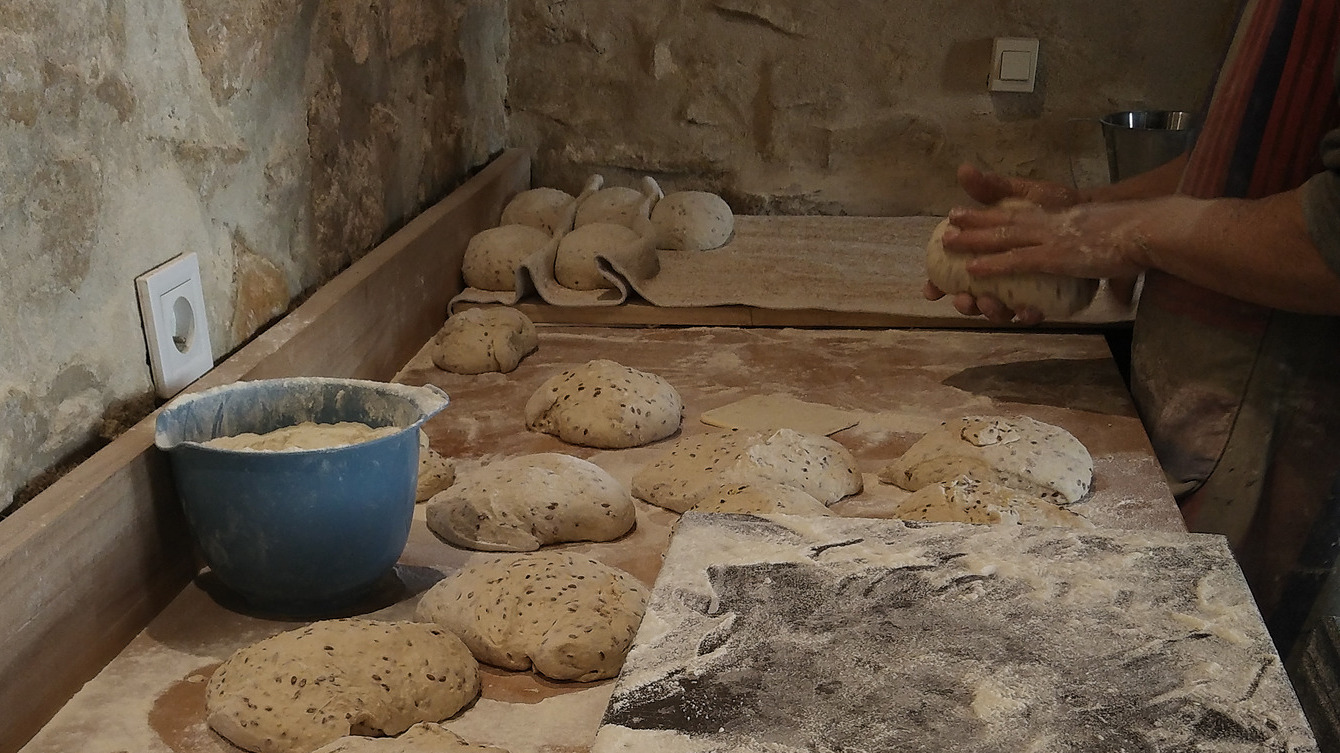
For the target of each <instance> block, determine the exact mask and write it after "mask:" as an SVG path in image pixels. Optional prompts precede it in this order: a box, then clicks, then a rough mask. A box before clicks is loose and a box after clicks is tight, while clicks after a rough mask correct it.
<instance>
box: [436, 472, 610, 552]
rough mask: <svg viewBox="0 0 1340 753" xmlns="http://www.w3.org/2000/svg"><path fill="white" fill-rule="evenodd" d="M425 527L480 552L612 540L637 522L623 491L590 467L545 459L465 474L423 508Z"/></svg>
mask: <svg viewBox="0 0 1340 753" xmlns="http://www.w3.org/2000/svg"><path fill="white" fill-rule="evenodd" d="M427 513H428V527H429V528H430V529H431V530H432V531H433V532H434V533H436V534H437V535H438V536H441V537H442V538H444V539H446V540H447V541H448V542H449V543H452V544H455V545H456V546H461V547H465V548H467V549H479V550H482V551H486V552H531V551H534V550H536V549H539V548H540V547H542V546H545V545H546V544H558V543H562V542H565V541H612V540H613V539H617V538H619V537H620V536H622V535H624V534H625V533H628V531H629V529H631V528H632V527H633V523H634V522H635V521H636V520H637V515H636V513H635V512H634V509H633V498H632V496H630V495H629V494H628V490H626V489H624V488H623V486H622V485H621V484H620V483H619V482H618V481H616V480H615V479H614V477H613V476H611V475H609V473H607V472H606V471H605V469H603V468H601V467H600V466H598V465H596V464H595V463H592V462H589V461H586V460H582V459H581V458H575V457H572V456H571V455H563V454H561V453H557V452H543V453H539V454H535V455H522V456H520V457H515V458H509V459H507V460H500V461H498V462H496V463H489V464H488V465H486V466H482V467H480V468H476V469H474V470H470V471H465V472H463V473H462V474H461V477H460V479H459V480H457V482H456V483H455V484H453V485H452V486H451V487H450V488H449V489H447V490H446V491H444V492H442V493H440V494H438V495H437V496H435V497H433V499H432V500H431V501H430V502H429V503H428V508H427Z"/></svg>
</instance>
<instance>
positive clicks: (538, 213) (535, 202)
mask: <svg viewBox="0 0 1340 753" xmlns="http://www.w3.org/2000/svg"><path fill="white" fill-rule="evenodd" d="M574 201H576V199H575V198H573V197H572V195H571V194H569V193H568V192H567V191H561V190H559V189H557V188H545V187H541V188H531V189H528V190H525V191H522V192H521V193H519V194H517V195H516V196H513V197H512V200H511V201H509V202H507V206H505V207H503V211H502V221H501V222H499V223H498V224H499V225H528V226H530V227H533V228H537V229H539V230H543V231H544V232H546V233H548V234H549V235H553V234H554V233H557V232H564V233H566V232H567V231H569V230H571V229H572V227H571V226H570V225H569V224H568V223H570V222H572V213H571V212H570V211H569V209H570V208H571V207H572V202H574Z"/></svg>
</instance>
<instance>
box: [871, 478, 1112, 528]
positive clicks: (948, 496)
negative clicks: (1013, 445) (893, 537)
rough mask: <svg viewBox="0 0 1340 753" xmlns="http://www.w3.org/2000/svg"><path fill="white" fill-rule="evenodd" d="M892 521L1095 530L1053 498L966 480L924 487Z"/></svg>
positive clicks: (900, 508) (906, 501)
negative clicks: (1001, 524) (897, 519)
mask: <svg viewBox="0 0 1340 753" xmlns="http://www.w3.org/2000/svg"><path fill="white" fill-rule="evenodd" d="M891 517H894V518H899V519H901V520H923V521H928V522H932V523H979V524H997V523H1005V524H1015V525H1028V526H1066V527H1070V528H1092V527H1093V524H1092V523H1090V522H1089V520H1088V519H1087V518H1085V517H1083V516H1081V515H1078V514H1076V513H1074V512H1071V511H1070V510H1067V509H1065V508H1064V507H1061V506H1060V505H1058V504H1056V502H1055V501H1054V498H1052V499H1047V498H1043V497H1037V496H1033V495H1029V494H1025V493H1023V492H1020V491H1016V490H1014V489H1011V488H1009V487H1007V486H1001V485H1000V484H996V483H992V482H990V481H977V480H975V479H971V478H969V477H967V476H958V477H956V478H954V479H953V480H952V481H942V482H938V483H934V484H929V485H927V486H923V487H921V488H920V489H918V490H917V491H915V492H913V493H912V494H910V495H908V497H907V498H906V499H905V500H903V501H902V502H901V503H900V504H899V505H898V506H897V507H896V508H894V510H893V513H892V514H891Z"/></svg>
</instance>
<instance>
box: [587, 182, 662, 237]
mask: <svg viewBox="0 0 1340 753" xmlns="http://www.w3.org/2000/svg"><path fill="white" fill-rule="evenodd" d="M647 198H648V197H647V194H645V193H643V192H642V191H639V190H637V189H635V188H628V187H626V186H610V187H609V188H602V189H600V190H598V191H595V192H593V193H591V194H590V195H589V196H587V197H586V198H585V199H582V203H581V204H578V205H577V217H576V219H575V221H574V222H573V224H572V226H573V229H574V230H575V229H576V228H580V227H583V226H585V225H591V224H594V223H597V222H599V223H608V224H612V225H624V226H627V227H632V226H633V223H634V221H635V220H636V218H637V217H639V216H643V212H644V211H646V210H645V209H644V208H643V204H644V203H645V202H646V201H647Z"/></svg>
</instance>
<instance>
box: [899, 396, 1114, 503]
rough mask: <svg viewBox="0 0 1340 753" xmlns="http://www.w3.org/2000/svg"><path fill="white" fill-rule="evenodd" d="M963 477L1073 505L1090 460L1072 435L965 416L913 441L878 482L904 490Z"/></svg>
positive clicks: (1085, 486) (1024, 422)
mask: <svg viewBox="0 0 1340 753" xmlns="http://www.w3.org/2000/svg"><path fill="white" fill-rule="evenodd" d="M958 476H967V477H968V478H971V479H974V480H977V481H990V482H992V483H996V484H1000V485H1002V486H1007V487H1009V488H1011V489H1017V490H1019V491H1022V492H1025V493H1027V494H1031V495H1034V496H1040V497H1046V498H1050V499H1056V500H1058V502H1061V503H1070V502H1077V501H1079V500H1080V499H1082V498H1083V497H1084V495H1086V494H1088V493H1089V489H1090V487H1091V486H1092V485H1093V458H1092V457H1091V456H1090V455H1089V451H1088V450H1087V449H1086V448H1085V447H1084V445H1083V444H1081V443H1080V441H1079V440H1078V439H1076V438H1075V437H1074V435H1072V434H1071V433H1070V432H1068V431H1066V430H1065V429H1062V428H1060V427H1059V426H1052V425H1051V424H1045V423H1043V422H1041V421H1037V420H1034V419H1032V418H1028V417H1026V416H1016V417H1006V416H966V417H964V418H960V419H957V420H955V421H948V422H946V423H944V424H942V425H941V426H940V427H939V428H938V429H935V430H934V431H931V432H929V433H927V434H926V435H925V436H923V437H922V438H921V439H919V440H917V442H916V443H915V444H913V445H912V446H911V447H910V448H908V450H907V452H905V453H903V455H902V457H900V458H898V459H897V460H895V461H894V462H893V463H891V464H889V465H888V466H886V467H885V468H884V469H883V470H881V471H880V472H879V478H880V480H881V481H884V482H886V483H890V484H894V485H895V486H899V487H902V488H903V489H907V490H908V491H916V490H918V489H920V488H922V487H923V486H927V485H929V484H935V483H939V482H942V481H952V480H954V479H955V478H957V477H958Z"/></svg>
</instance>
